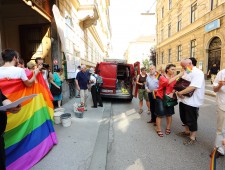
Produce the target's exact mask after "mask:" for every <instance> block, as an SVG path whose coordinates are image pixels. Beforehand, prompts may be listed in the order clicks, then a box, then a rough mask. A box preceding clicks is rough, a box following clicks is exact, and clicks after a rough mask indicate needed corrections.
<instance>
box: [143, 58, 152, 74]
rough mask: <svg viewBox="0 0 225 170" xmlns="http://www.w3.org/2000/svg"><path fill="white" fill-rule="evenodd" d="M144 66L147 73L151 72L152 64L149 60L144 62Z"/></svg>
mask: <svg viewBox="0 0 225 170" xmlns="http://www.w3.org/2000/svg"><path fill="white" fill-rule="evenodd" d="M142 64H143V66H144V67H145V68H146V71H147V72H149V67H150V63H149V59H147V58H146V59H145V60H143V61H142Z"/></svg>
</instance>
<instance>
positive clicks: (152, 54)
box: [149, 48, 156, 65]
mask: <svg viewBox="0 0 225 170" xmlns="http://www.w3.org/2000/svg"><path fill="white" fill-rule="evenodd" d="M149 60H150V61H151V63H152V64H153V65H156V51H155V48H151V49H150V56H149Z"/></svg>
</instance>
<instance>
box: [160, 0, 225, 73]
mask: <svg viewBox="0 0 225 170" xmlns="http://www.w3.org/2000/svg"><path fill="white" fill-rule="evenodd" d="M224 2H225V1H224V0H220V1H219V0H207V1H206V0H191V1H188V0H159V1H157V9H156V11H157V49H156V53H157V61H156V62H157V67H161V66H163V67H164V66H165V65H167V64H168V63H174V64H176V65H177V69H178V70H180V69H181V67H180V65H179V63H180V60H181V59H183V58H189V57H195V58H196V59H197V60H198V64H197V67H199V68H200V69H202V70H203V72H204V73H205V74H206V73H207V71H208V69H210V68H211V67H212V65H213V64H214V63H215V64H217V66H218V67H220V69H223V68H224V67H225V48H224V46H225V32H224V27H225V24H224V23H225V13H224V9H225V3H224Z"/></svg>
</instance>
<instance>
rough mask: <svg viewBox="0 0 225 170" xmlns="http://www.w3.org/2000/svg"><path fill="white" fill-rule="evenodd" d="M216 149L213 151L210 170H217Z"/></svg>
mask: <svg viewBox="0 0 225 170" xmlns="http://www.w3.org/2000/svg"><path fill="white" fill-rule="evenodd" d="M216 150H217V148H216V149H214V151H213V152H212V155H211V159H210V170H216Z"/></svg>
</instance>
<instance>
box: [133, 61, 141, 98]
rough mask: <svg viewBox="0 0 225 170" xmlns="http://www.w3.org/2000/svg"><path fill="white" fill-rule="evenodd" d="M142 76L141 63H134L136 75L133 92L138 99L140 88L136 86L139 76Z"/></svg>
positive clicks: (134, 75) (134, 76)
mask: <svg viewBox="0 0 225 170" xmlns="http://www.w3.org/2000/svg"><path fill="white" fill-rule="evenodd" d="M139 74H140V62H139V61H137V62H136V63H134V74H133V81H134V82H133V91H132V94H133V96H134V97H137V93H138V86H137V85H136V80H137V76H138V75H139Z"/></svg>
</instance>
